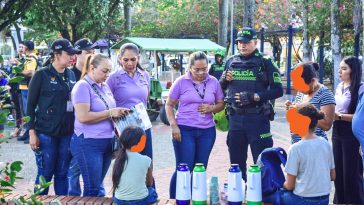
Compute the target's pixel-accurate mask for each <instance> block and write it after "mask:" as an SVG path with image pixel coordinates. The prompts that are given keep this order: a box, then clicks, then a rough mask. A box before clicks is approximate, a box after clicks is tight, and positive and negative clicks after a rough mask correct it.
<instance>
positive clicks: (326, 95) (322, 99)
mask: <svg viewBox="0 0 364 205" xmlns="http://www.w3.org/2000/svg"><path fill="white" fill-rule="evenodd" d="M304 96H305V94H303V93H301V92H298V93H297V95H296V99H295V103H296V104H299V103H302V101H303V97H304ZM308 102H309V103H311V104H312V105H313V106H315V107H316V108H317V109H318V110H320V108H321V107H322V106H325V105H335V98H334V94H333V93H332V91H331V90H329V89H328V88H327V87H325V86H322V87H321V88H320V89H319V90H318V91H317V92H316V94H315V95H314V96H313V97H312V98H311V99H310V100H309V101H308ZM315 134H316V135H317V136H319V137H323V138H325V139H327V135H326V132H325V131H324V130H323V129H321V128H319V127H317V128H316V130H315ZM299 140H301V138H300V137H299V136H296V135H294V134H292V143H295V142H298V141H299Z"/></svg>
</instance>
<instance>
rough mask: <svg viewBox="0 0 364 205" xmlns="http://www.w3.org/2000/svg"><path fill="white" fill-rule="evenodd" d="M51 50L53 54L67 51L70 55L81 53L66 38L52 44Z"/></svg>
mask: <svg viewBox="0 0 364 205" xmlns="http://www.w3.org/2000/svg"><path fill="white" fill-rule="evenodd" d="M51 50H52V52H54V51H66V52H67V53H69V54H77V53H79V52H80V50H78V49H75V48H74V47H73V46H72V44H71V42H70V41H69V40H67V39H64V38H60V39H57V40H55V41H54V42H53V43H52V46H51Z"/></svg>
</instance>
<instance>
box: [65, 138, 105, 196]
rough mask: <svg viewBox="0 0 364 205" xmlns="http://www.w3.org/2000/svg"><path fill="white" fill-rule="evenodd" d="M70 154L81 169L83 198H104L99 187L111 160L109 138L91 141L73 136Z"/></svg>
mask: <svg viewBox="0 0 364 205" xmlns="http://www.w3.org/2000/svg"><path fill="white" fill-rule="evenodd" d="M71 152H72V155H73V157H75V159H76V161H77V163H78V165H79V166H80V169H81V174H82V178H83V182H84V189H83V196H99V197H103V196H105V193H102V192H100V186H101V184H102V182H103V180H104V178H105V175H106V173H107V170H108V169H109V166H110V163H111V159H112V151H111V138H106V139H93V138H84V136H83V134H81V135H80V136H77V135H75V134H74V135H73V136H72V139H71Z"/></svg>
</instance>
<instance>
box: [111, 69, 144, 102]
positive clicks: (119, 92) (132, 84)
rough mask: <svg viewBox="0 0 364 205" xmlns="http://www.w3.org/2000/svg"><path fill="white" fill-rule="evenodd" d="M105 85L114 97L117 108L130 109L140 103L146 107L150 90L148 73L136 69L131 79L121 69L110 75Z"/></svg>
mask: <svg viewBox="0 0 364 205" xmlns="http://www.w3.org/2000/svg"><path fill="white" fill-rule="evenodd" d="M106 83H107V84H108V85H109V87H110V89H111V92H112V93H113V95H114V98H115V101H116V105H117V107H124V108H130V107H132V106H134V105H136V104H138V103H140V102H143V103H144V105H145V107H147V100H148V95H149V89H150V85H149V83H150V78H149V74H148V72H146V71H144V70H141V69H139V68H137V70H136V72H135V74H134V77H133V78H132V77H130V76H129V75H128V73H127V72H125V71H124V69H122V68H121V69H120V70H118V71H115V72H113V73H112V74H110V76H109V78H108V79H107V80H106Z"/></svg>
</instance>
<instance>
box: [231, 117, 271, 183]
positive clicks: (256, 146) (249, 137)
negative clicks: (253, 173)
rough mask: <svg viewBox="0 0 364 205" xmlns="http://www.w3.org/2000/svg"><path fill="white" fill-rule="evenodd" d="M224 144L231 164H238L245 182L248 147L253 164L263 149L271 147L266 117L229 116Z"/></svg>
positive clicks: (268, 124) (268, 123)
mask: <svg viewBox="0 0 364 205" xmlns="http://www.w3.org/2000/svg"><path fill="white" fill-rule="evenodd" d="M226 143H227V145H228V147H229V156H230V162H231V164H239V167H240V169H241V173H242V178H243V179H244V180H245V181H246V179H247V176H246V169H247V166H246V160H247V158H248V145H250V150H251V152H252V155H253V160H254V163H256V162H257V159H258V156H259V154H260V153H261V152H262V151H263V150H264V149H265V148H269V147H272V146H273V139H272V135H271V133H270V122H269V119H268V117H266V116H263V115H261V114H249V115H248V114H247V115H238V114H233V115H229V133H228V137H227V141H226Z"/></svg>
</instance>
